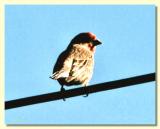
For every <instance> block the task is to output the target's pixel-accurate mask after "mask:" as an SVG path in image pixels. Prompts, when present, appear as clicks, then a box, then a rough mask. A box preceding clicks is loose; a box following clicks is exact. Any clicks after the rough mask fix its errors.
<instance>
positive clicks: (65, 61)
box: [50, 50, 73, 80]
mask: <svg viewBox="0 0 160 129" xmlns="http://www.w3.org/2000/svg"><path fill="white" fill-rule="evenodd" d="M72 53H73V52H72V51H70V52H69V51H67V50H66V51H64V52H62V53H61V54H60V56H59V57H58V59H57V62H56V64H55V66H54V69H53V74H52V76H51V77H50V78H52V79H55V80H57V79H58V78H65V77H68V76H69V72H70V69H71V67H72V62H73V57H72Z"/></svg>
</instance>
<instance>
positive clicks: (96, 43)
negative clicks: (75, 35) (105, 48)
mask: <svg viewBox="0 0 160 129" xmlns="http://www.w3.org/2000/svg"><path fill="white" fill-rule="evenodd" d="M93 44H94V45H95V46H97V45H101V44H102V42H101V41H99V40H98V39H96V40H94V41H93Z"/></svg>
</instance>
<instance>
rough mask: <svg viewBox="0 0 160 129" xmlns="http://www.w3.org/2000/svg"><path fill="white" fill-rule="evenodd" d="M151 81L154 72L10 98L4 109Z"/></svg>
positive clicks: (153, 78)
mask: <svg viewBox="0 0 160 129" xmlns="http://www.w3.org/2000/svg"><path fill="white" fill-rule="evenodd" d="M151 81H155V73H150V74H145V75H140V76H135V77H130V78H126V79H121V80H115V81H111V82H105V83H100V84H95V85H91V86H87V87H80V88H75V89H71V90H66V91H64V92H53V93H47V94H42V95H37V96H31V97H26V98H20V99H16V100H10V101H6V102H5V109H6V110H7V109H12V108H17V107H22V106H27V105H32V104H38V103H43V102H49V101H54V100H59V99H63V98H70V97H75V96H79V95H84V94H86V91H87V93H89V94H91V93H96V92H100V91H106V90H111V89H116V88H121V87H127V86H131V85H136V84H142V83H147V82H151Z"/></svg>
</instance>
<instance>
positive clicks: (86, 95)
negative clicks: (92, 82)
mask: <svg viewBox="0 0 160 129" xmlns="http://www.w3.org/2000/svg"><path fill="white" fill-rule="evenodd" d="M85 92H86V94H85V95H84V96H83V97H88V95H89V93H88V90H87V89H86V88H85Z"/></svg>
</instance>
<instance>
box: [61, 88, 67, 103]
mask: <svg viewBox="0 0 160 129" xmlns="http://www.w3.org/2000/svg"><path fill="white" fill-rule="evenodd" d="M61 92H62V93H64V92H65V89H64V88H63V87H61ZM63 101H66V99H65V98H64V97H63Z"/></svg>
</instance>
